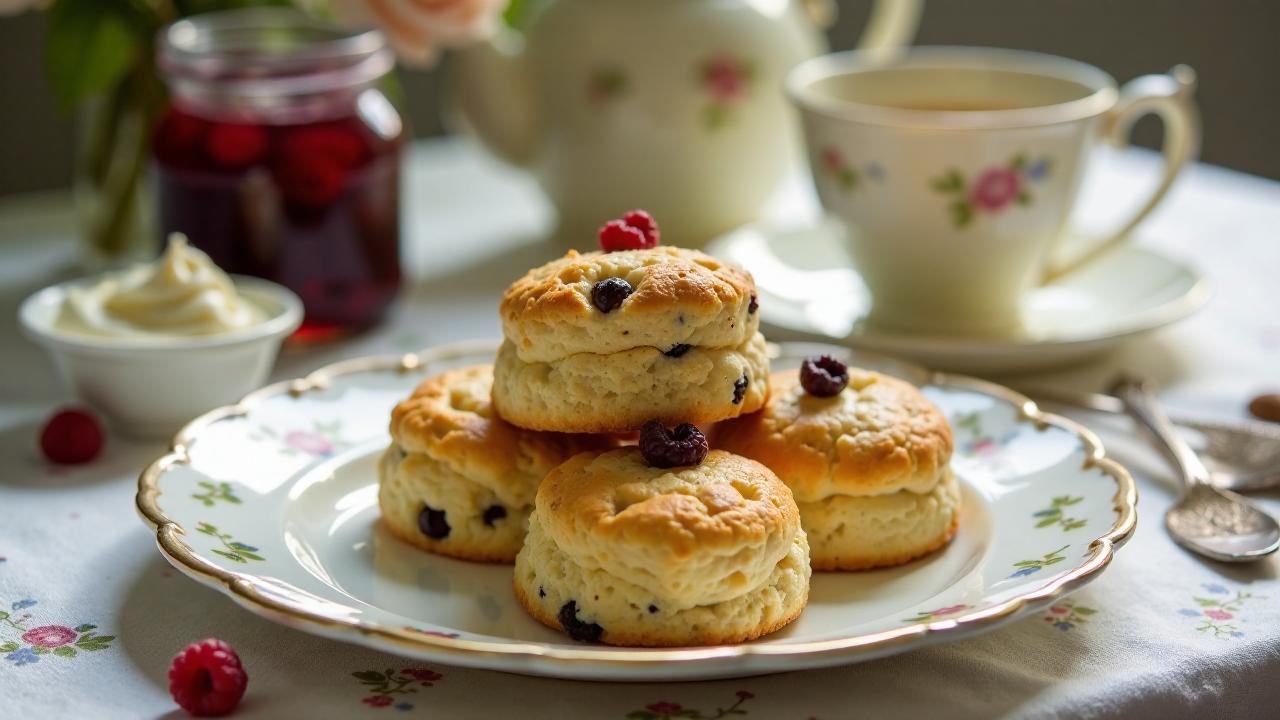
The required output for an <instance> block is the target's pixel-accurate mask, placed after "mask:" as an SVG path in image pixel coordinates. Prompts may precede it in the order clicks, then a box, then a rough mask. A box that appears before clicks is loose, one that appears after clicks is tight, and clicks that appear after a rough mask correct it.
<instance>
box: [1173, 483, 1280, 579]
mask: <svg viewBox="0 0 1280 720" xmlns="http://www.w3.org/2000/svg"><path fill="white" fill-rule="evenodd" d="M1164 524H1165V528H1167V529H1168V531H1169V535H1170V536H1171V537H1172V538H1173V540H1174V542H1176V543H1178V544H1179V545H1181V546H1182V547H1184V548H1186V549H1188V550H1190V551H1192V552H1194V553H1196V554H1198V555H1203V556H1205V557H1208V558H1212V559H1214V560H1221V561H1223V562H1247V561H1250V560H1255V559H1258V558H1261V557H1265V556H1267V555H1270V554H1271V553H1273V552H1275V551H1276V549H1277V548H1280V526H1277V525H1276V521H1275V520H1274V519H1272V517H1271V516H1270V515H1267V514H1266V513H1263V512H1259V511H1258V510H1256V509H1255V508H1253V506H1252V505H1250V504H1249V503H1248V501H1246V500H1245V499H1244V498H1242V497H1240V496H1239V495H1236V494H1235V493H1233V492H1230V491H1228V490H1220V489H1218V488H1215V487H1211V486H1209V485H1202V484H1198V483H1197V484H1195V485H1193V486H1191V487H1190V488H1188V489H1187V490H1186V491H1185V492H1184V493H1182V496H1181V497H1179V498H1178V501H1177V502H1176V503H1174V505H1173V507H1171V508H1169V511H1168V512H1167V513H1165V516H1164Z"/></svg>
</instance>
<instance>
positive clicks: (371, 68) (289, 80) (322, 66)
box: [156, 7, 395, 114]
mask: <svg viewBox="0 0 1280 720" xmlns="http://www.w3.org/2000/svg"><path fill="white" fill-rule="evenodd" d="M156 45H157V48H158V50H157V60H156V62H157V66H158V68H159V70H160V73H161V74H162V75H163V76H164V78H165V80H166V81H167V83H168V85H169V89H170V91H171V93H172V95H173V97H174V100H175V102H178V103H179V104H182V105H184V106H188V107H193V108H194V109H196V110H199V111H203V112H207V113H209V114H227V113H231V114H235V113H238V112H243V111H250V112H254V113H272V112H277V111H284V112H298V111H303V112H305V111H306V110H307V108H309V107H311V108H313V107H314V106H315V105H316V104H317V103H321V104H323V103H324V102H325V101H326V100H329V101H331V100H332V99H333V96H335V95H347V94H351V95H354V94H357V93H358V92H359V91H360V90H362V89H364V88H367V87H369V86H370V85H372V84H374V83H375V82H377V81H378V80H379V79H380V78H381V77H383V76H384V75H386V74H387V73H388V72H390V71H391V69H392V68H393V67H394V66H395V55H394V53H393V52H392V51H391V49H390V48H389V47H388V46H387V41H386V37H385V36H384V35H383V34H382V33H381V32H380V31H378V30H372V29H350V28H344V27H340V26H337V25H334V24H331V23H328V22H325V21H323V20H320V19H318V18H315V17H312V16H309V15H307V14H305V13H303V12H300V11H298V10H296V9H292V8H275V7H259V8H247V9H242V10H228V11H222V12H213V13H204V14H201V15H195V16H192V17H189V18H185V19H182V20H178V21H176V22H174V23H171V24H169V25H167V26H165V27H164V28H161V30H160V32H159V37H158V38H157V43H156Z"/></svg>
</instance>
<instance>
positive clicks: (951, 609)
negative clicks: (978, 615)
mask: <svg viewBox="0 0 1280 720" xmlns="http://www.w3.org/2000/svg"><path fill="white" fill-rule="evenodd" d="M967 607H969V606H968V605H950V606H948V607H942V608H938V609H937V610H934V611H933V612H931V613H929V614H930V615H950V614H952V613H958V612H960V611H961V610H963V609H965V608H967Z"/></svg>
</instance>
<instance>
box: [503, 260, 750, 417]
mask: <svg viewBox="0 0 1280 720" xmlns="http://www.w3.org/2000/svg"><path fill="white" fill-rule="evenodd" d="M500 312H501V314H502V329H503V334H504V336H505V342H503V344H502V348H501V349H500V350H499V351H498V359H497V362H496V363H495V368H494V376H495V377H494V386H493V400H494V403H495V404H496V405H497V408H498V412H499V413H500V414H501V415H502V417H504V418H506V419H507V420H508V421H510V422H512V423H515V424H517V425H520V426H521V427H526V428H533V429H537V430H555V431H559V432H590V433H601V432H620V431H628V430H636V429H639V427H640V426H641V425H643V424H644V423H645V422H646V421H648V420H658V421H660V422H663V423H666V424H668V425H673V424H676V423H680V422H692V423H710V422H714V421H717V420H724V419H727V418H731V417H736V416H738V415H741V414H742V413H749V412H754V411H755V410H758V409H759V408H760V407H761V406H762V405H763V404H764V401H765V398H766V397H767V395H768V389H769V388H768V375H769V373H768V367H769V366H768V359H767V357H766V356H765V342H764V337H763V336H762V335H760V333H759V331H758V328H759V325H760V319H759V313H757V312H756V304H755V284H754V282H753V281H752V279H751V275H749V274H748V273H747V272H746V271H744V270H742V269H740V268H738V267H736V266H733V265H729V264H726V263H722V262H720V261H719V260H716V259H715V258H712V257H710V256H708V255H704V254H703V253H700V252H697V251H695V250H684V249H681V248H672V247H661V246H659V247H652V248H642V249H636V250H620V251H614V252H591V253H585V254H578V253H576V252H570V253H569V254H568V255H566V256H565V257H563V258H560V259H559V260H556V261H554V262H551V263H548V264H546V265H543V266H542V267H539V268H535V269H533V270H531V271H529V273H528V274H526V275H525V276H524V277H522V278H520V279H519V280H517V281H516V282H515V283H514V284H512V285H511V287H510V288H509V289H508V290H507V292H506V294H505V295H504V296H503V298H502V304H501V308H500Z"/></svg>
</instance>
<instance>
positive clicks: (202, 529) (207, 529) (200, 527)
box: [196, 522, 218, 535]
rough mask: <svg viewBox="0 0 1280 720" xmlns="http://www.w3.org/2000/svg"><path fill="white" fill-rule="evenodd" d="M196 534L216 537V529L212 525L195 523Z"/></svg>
mask: <svg viewBox="0 0 1280 720" xmlns="http://www.w3.org/2000/svg"><path fill="white" fill-rule="evenodd" d="M196 532H198V533H204V534H205V535H217V534H218V528H216V527H214V526H213V525H210V524H209V523H207V522H201V523H196Z"/></svg>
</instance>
